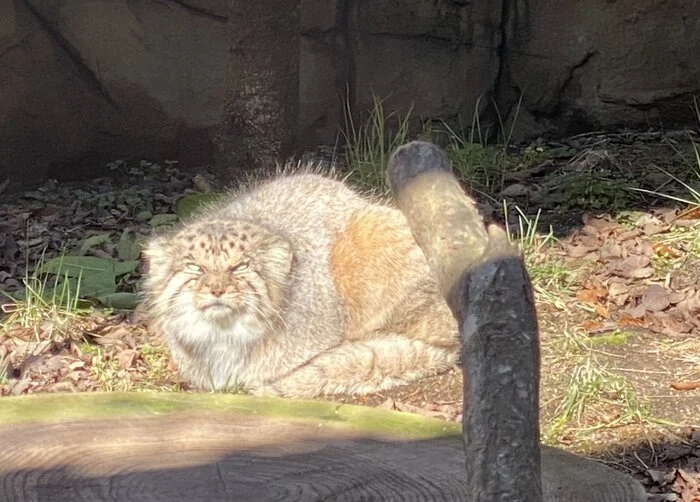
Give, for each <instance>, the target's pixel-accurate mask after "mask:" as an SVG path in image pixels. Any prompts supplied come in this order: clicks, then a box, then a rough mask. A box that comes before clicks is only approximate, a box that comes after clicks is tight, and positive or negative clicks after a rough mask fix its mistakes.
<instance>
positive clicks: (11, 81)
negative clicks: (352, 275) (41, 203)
mask: <svg viewBox="0 0 700 502" xmlns="http://www.w3.org/2000/svg"><path fill="white" fill-rule="evenodd" d="M696 7H697V5H696V0H669V1H665V2H660V1H659V0H642V1H636V2H633V1H632V0H617V1H615V0H609V1H606V2H594V3H590V2H573V3H572V2H553V1H546V0H531V1H525V2H502V1H496V2H493V1H486V0H478V1H471V2H468V1H466V0H462V1H457V0H435V1H433V2H426V1H425V0H408V1H403V2H398V1H395V0H373V1H370V0H336V1H334V2H328V1H320V0H301V16H300V34H301V37H300V42H299V91H298V97H299V103H298V129H297V130H296V131H290V134H292V135H295V136H296V138H297V139H298V142H299V146H300V147H302V148H306V147H313V146H316V145H318V144H333V143H334V142H335V141H336V138H337V137H338V133H339V127H342V125H343V100H344V99H345V96H346V92H347V94H348V95H349V100H350V103H351V104H352V105H353V107H354V108H355V109H356V110H363V109H367V108H368V107H370V106H371V102H372V97H373V95H376V96H378V97H379V98H382V99H384V104H385V108H386V109H387V110H388V111H391V110H399V111H403V112H405V111H407V110H408V109H409V108H410V107H411V106H412V107H413V111H412V115H413V116H414V117H416V118H418V117H420V118H421V119H446V120H452V121H459V122H461V123H462V124H464V125H469V124H470V123H471V121H472V117H473V115H474V112H475V107H476V105H477V103H480V105H481V107H480V110H483V109H484V108H485V107H487V106H490V105H491V103H492V102H495V103H496V104H497V106H498V107H499V110H500V112H501V114H502V115H504V116H505V115H508V114H509V113H511V112H512V110H513V107H514V105H515V104H516V103H517V101H518V98H519V97H520V94H521V93H522V96H523V99H522V107H521V110H520V114H519V118H518V120H517V121H516V126H515V130H514V137H515V138H517V139H522V138H526V137H528V136H532V135H537V134H542V133H551V134H566V133H570V132H579V131H581V130H585V129H588V128H598V127H616V126H640V125H641V126H647V125H652V126H654V125H661V124H664V125H666V126H668V125H681V124H691V123H693V121H694V117H693V113H692V110H691V109H690V106H689V105H691V104H692V96H693V95H694V94H700V60H699V59H698V58H697V57H696V55H697V54H698V53H700V18H699V17H698V16H697V15H695V11H696V10H697V9H696ZM228 12H229V0H213V1H210V0H207V1H204V0H161V1H153V0H129V1H127V0H14V1H4V2H0V137H2V138H3V141H2V143H1V144H0V145H1V146H0V182H2V181H3V180H4V179H5V178H7V177H9V178H10V179H11V182H12V185H17V184H18V183H25V184H26V183H32V182H38V181H41V180H42V179H45V178H46V177H47V176H67V175H90V174H91V171H90V170H94V169H96V166H99V165H103V164H104V163H105V162H106V161H109V160H115V159H120V158H152V159H153V158H155V159H158V158H160V159H165V158H169V159H176V160H180V161H181V162H183V163H185V164H187V165H197V164H205V163H209V162H212V161H213V160H214V159H215V157H216V156H217V148H216V140H215V138H216V136H217V133H218V132H219V131H220V130H221V126H222V123H223V121H224V120H225V116H226V113H225V111H226V99H227V93H228V92H229V91H230V89H231V88H232V82H231V79H235V75H236V71H235V69H229V68H228V65H229V61H230V58H229V50H230V48H231V47H232V46H233V44H234V43H235V40H231V37H232V35H231V30H230V29H228V26H229V25H228V23H227V16H228ZM242 36H254V35H249V34H245V35H243V34H242ZM229 70H231V71H229ZM480 97H481V101H479V98H480Z"/></svg>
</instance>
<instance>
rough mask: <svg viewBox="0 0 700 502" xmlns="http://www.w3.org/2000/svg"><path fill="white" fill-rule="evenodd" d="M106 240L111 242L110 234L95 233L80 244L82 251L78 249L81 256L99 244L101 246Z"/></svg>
mask: <svg viewBox="0 0 700 502" xmlns="http://www.w3.org/2000/svg"><path fill="white" fill-rule="evenodd" d="M106 242H109V234H108V233H104V234H97V235H93V236H91V237H88V238H87V239H85V240H84V241H83V243H82V244H81V245H80V251H78V254H79V255H80V256H83V255H84V254H85V253H87V252H88V251H89V250H90V249H92V248H94V247H97V246H100V245H102V244H105V243H106Z"/></svg>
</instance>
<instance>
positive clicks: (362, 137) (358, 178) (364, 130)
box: [343, 96, 411, 191]
mask: <svg viewBox="0 0 700 502" xmlns="http://www.w3.org/2000/svg"><path fill="white" fill-rule="evenodd" d="M344 114H345V129H344V130H343V135H344V136H345V142H346V147H345V157H346V161H347V164H348V167H349V168H350V175H349V177H348V179H349V181H350V182H352V183H354V184H357V185H359V186H362V187H365V188H375V189H380V190H381V191H383V190H385V189H386V187H387V182H386V166H387V164H388V162H389V157H390V156H391V154H392V153H394V150H396V148H398V147H399V146H401V145H403V144H404V143H407V142H408V141H409V135H408V125H409V118H410V115H411V111H410V110H409V111H408V113H406V115H403V116H402V115H399V114H398V113H396V112H392V113H389V114H387V113H386V112H385V110H384V103H383V101H382V100H381V99H379V98H378V97H377V96H372V109H371V110H370V111H369V116H368V117H367V120H366V121H365V122H363V123H357V122H356V121H355V119H354V118H353V113H352V110H351V106H350V102H349V101H346V102H345V106H344Z"/></svg>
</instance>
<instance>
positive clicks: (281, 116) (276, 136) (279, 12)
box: [217, 0, 300, 176]
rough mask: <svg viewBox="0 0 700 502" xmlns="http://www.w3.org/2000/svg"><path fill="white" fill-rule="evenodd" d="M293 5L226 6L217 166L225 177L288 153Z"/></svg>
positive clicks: (295, 94)
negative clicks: (224, 92) (227, 40)
mask: <svg viewBox="0 0 700 502" xmlns="http://www.w3.org/2000/svg"><path fill="white" fill-rule="evenodd" d="M299 10H300V9H299V0H276V1H274V2H273V1H266V0H257V1H250V0H230V2H229V10H228V24H229V29H230V36H231V46H230V49H229V50H230V57H229V62H230V65H229V72H228V92H229V97H228V103H227V107H226V120H225V121H224V126H223V127H222V129H221V131H220V133H219V135H218V137H217V144H218V148H219V164H220V166H221V167H222V168H223V170H224V171H225V172H226V173H227V174H229V175H230V176H235V175H236V174H237V173H239V172H241V171H249V170H252V169H258V168H272V167H274V165H275V162H277V161H279V162H283V161H285V160H286V158H287V157H288V156H289V155H291V154H292V153H293V151H294V147H295V144H296V135H297V116H298V109H299V30H300V25H299V16H300V14H299Z"/></svg>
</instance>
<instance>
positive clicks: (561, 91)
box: [559, 51, 598, 101]
mask: <svg viewBox="0 0 700 502" xmlns="http://www.w3.org/2000/svg"><path fill="white" fill-rule="evenodd" d="M597 55H598V51H591V52H588V53H587V54H586V55H585V56H583V58H582V59H581V61H580V62H578V63H576V64H575V65H574V66H572V67H571V69H570V70H569V73H568V75H567V76H566V80H564V82H562V84H561V87H559V95H560V96H563V95H564V94H565V93H566V90H567V88H568V87H569V85H571V82H572V81H573V79H574V75H575V74H576V70H579V69H580V68H583V67H584V66H586V65H587V64H588V63H589V62H590V61H591V60H592V59H593V58H594V57H596V56H597ZM560 101H561V100H560Z"/></svg>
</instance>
